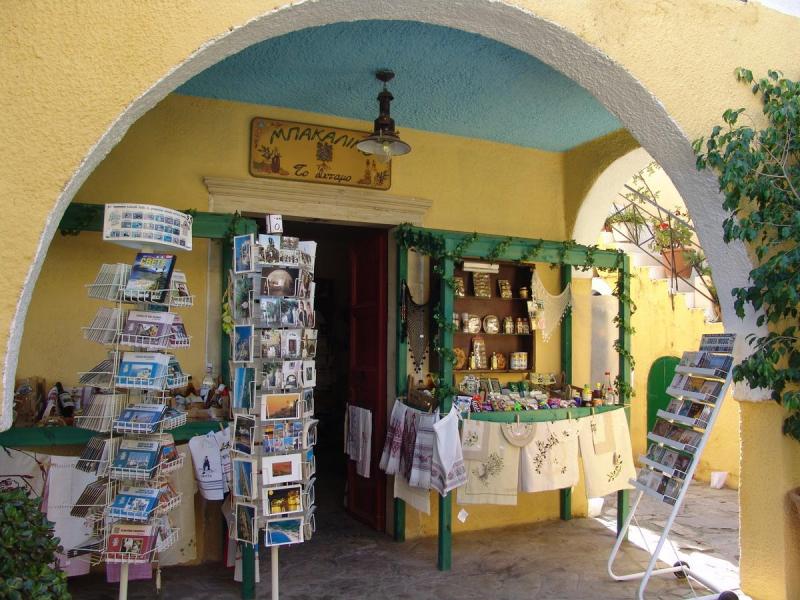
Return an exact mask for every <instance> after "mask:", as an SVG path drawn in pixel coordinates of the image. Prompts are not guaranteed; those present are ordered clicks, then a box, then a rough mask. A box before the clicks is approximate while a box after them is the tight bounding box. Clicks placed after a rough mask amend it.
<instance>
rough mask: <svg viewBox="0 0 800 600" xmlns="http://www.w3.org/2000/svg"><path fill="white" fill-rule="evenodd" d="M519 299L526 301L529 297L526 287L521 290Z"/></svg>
mask: <svg viewBox="0 0 800 600" xmlns="http://www.w3.org/2000/svg"><path fill="white" fill-rule="evenodd" d="M519 297H520V298H522V299H526V298H527V297H528V288H526V287H521V288H519Z"/></svg>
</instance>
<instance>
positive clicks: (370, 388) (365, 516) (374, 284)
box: [347, 229, 388, 531]
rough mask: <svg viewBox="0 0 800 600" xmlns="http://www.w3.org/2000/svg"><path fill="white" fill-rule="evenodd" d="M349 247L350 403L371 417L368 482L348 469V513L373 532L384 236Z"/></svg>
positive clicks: (381, 389)
mask: <svg viewBox="0 0 800 600" xmlns="http://www.w3.org/2000/svg"><path fill="white" fill-rule="evenodd" d="M354 233H355V235H354V236H353V237H352V239H351V242H350V368H349V375H348V381H349V390H348V399H347V400H348V402H349V403H350V404H353V405H354V406H360V407H362V408H366V409H368V410H370V411H372V460H371V464H370V476H369V478H368V479H367V478H364V477H361V476H360V475H358V474H357V473H356V464H355V462H353V461H348V465H347V490H348V491H347V508H348V511H349V512H350V514H352V515H353V516H354V517H355V518H357V519H358V520H360V521H362V522H364V523H366V524H367V525H369V526H370V527H372V528H374V529H376V530H377V531H384V530H385V528H386V514H385V513H386V476H385V474H384V473H383V471H381V470H380V469H379V468H378V462H379V460H380V453H381V450H382V448H383V440H384V438H385V436H386V359H387V356H386V339H387V338H386V336H387V331H386V330H387V310H388V305H387V287H388V285H387V284H388V264H387V263H388V259H387V247H386V246H387V241H388V233H387V231H385V230H368V229H365V230H358V231H356V232H354Z"/></svg>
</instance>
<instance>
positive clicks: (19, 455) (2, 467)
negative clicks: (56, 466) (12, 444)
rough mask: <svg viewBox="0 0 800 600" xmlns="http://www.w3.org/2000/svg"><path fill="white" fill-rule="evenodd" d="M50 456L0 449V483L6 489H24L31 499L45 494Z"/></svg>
mask: <svg viewBox="0 0 800 600" xmlns="http://www.w3.org/2000/svg"><path fill="white" fill-rule="evenodd" d="M49 468H50V456H49V455H47V454H36V453H35V452H27V451H24V450H14V449H12V448H5V447H0V481H2V487H3V488H4V489H11V488H22V489H23V490H25V492H26V493H27V494H28V497H30V498H37V497H39V496H41V495H42V494H43V493H44V482H45V480H46V479H47V470H48V469H49Z"/></svg>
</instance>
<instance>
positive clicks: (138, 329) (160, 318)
mask: <svg viewBox="0 0 800 600" xmlns="http://www.w3.org/2000/svg"><path fill="white" fill-rule="evenodd" d="M174 320H175V313H170V312H152V311H151V312H148V311H143V310H132V311H130V312H129V313H128V318H127V319H126V320H125V327H124V328H123V330H122V333H123V335H127V336H135V337H137V338H138V337H142V338H152V340H134V345H137V346H139V345H141V346H144V347H147V345H148V344H147V342H148V341H150V343H151V345H153V346H166V345H167V344H166V342H167V340H168V339H169V338H168V336H169V335H170V334H171V332H172V323H173V321H174ZM140 341H141V342H142V343H141V344H140V343H139V342H140Z"/></svg>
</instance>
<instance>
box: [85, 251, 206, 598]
mask: <svg viewBox="0 0 800 600" xmlns="http://www.w3.org/2000/svg"><path fill="white" fill-rule="evenodd" d="M141 250H142V251H143V252H147V251H148V250H147V249H146V248H141ZM130 276H131V266H130V265H128V264H122V263H118V264H103V265H102V266H101V268H100V270H99V272H98V274H97V277H96V279H95V282H94V283H91V284H89V285H87V286H86V288H87V293H88V296H89V297H90V298H95V299H99V300H105V301H109V302H111V303H113V307H112V308H110V309H101V310H99V311H98V313H97V314H96V316H95V319H94V321H93V322H92V324H91V325H90V326H89V327H84V328H83V333H84V337H85V338H86V339H87V340H91V341H96V342H99V343H101V344H103V345H105V346H106V347H107V348H109V354H108V358H107V359H106V360H105V361H103V362H101V363H100V364H99V365H97V366H96V367H95V368H93V369H91V370H89V371H86V372H83V373H80V378H81V384H83V385H89V386H92V387H96V388H99V389H100V390H101V392H100V393H99V394H97V395H95V397H94V401H93V403H92V404H91V405H90V408H89V413H90V414H86V415H78V416H76V418H75V422H76V425H77V426H78V427H83V428H86V429H92V430H95V431H97V432H98V436H97V441H96V442H94V444H93V446H94V448H93V449H91V450H90V448H89V445H87V449H86V451H85V452H88V454H91V453H92V452H95V453H96V452H97V448H98V447H100V446H103V445H104V446H105V448H104V449H103V452H104V455H103V456H102V457H101V458H99V459H98V458H94V457H88V458H84V457H82V458H81V461H79V463H78V468H80V469H81V470H85V471H86V470H88V471H90V472H96V473H97V475H98V477H99V478H100V479H99V480H102V481H105V482H106V483H105V484H104V485H105V493H104V498H102V499H99V500H97V501H94V502H93V503H90V504H87V505H81V506H77V505H76V506H75V507H73V510H74V511H77V512H78V513H79V514H81V515H82V516H84V517H85V518H86V519H87V522H88V523H91V524H92V537H91V538H90V540H87V542H85V543H84V544H82V545H81V547H80V548H75V549H73V554H74V555H81V554H90V555H91V560H92V562H93V563H94V564H97V563H101V562H105V563H115V564H119V565H120V584H119V598H120V599H121V600H124V599H125V598H127V588H128V566H129V565H131V564H144V563H153V564H154V565H155V566H156V569H157V571H156V586H157V588H159V590H160V572H159V571H158V566H157V565H158V556H159V554H160V553H161V552H164V551H165V550H167V549H169V548H170V547H171V546H173V545H174V544H175V543H176V542H177V540H178V538H179V535H180V530H179V529H178V528H176V527H173V526H172V525H171V523H170V522H169V518H168V516H167V515H168V514H169V513H170V512H171V511H172V510H174V509H175V508H176V507H177V506H179V505H180V503H181V500H182V495H181V494H180V493H176V492H175V491H174V489H172V486H171V484H170V483H169V476H170V474H171V473H174V472H175V471H176V470H178V469H179V468H181V466H183V464H184V456H183V455H180V454H178V455H177V456H172V457H170V458H169V459H164V460H162V448H164V447H165V444H168V443H170V440H171V436H170V435H169V434H168V433H167V432H168V431H169V430H171V429H174V428H176V427H179V426H181V425H183V424H185V423H186V414H185V413H179V414H175V413H167V414H164V412H165V411H164V410H161V411H159V410H158V407H159V406H161V405H166V404H167V399H168V398H169V396H170V392H171V390H174V389H177V388H182V387H185V386H186V384H187V383H188V378H189V377H188V374H185V373H182V372H181V371H180V367H179V365H178V363H177V361H171V360H169V358H168V356H167V354H166V353H167V352H169V351H170V350H172V349H174V348H188V347H189V344H190V339H191V338H190V336H188V335H186V334H185V329H184V328H183V326H182V325H181V327H180V328H179V329H177V331H176V330H175V329H172V328H170V329H169V330H168V332H165V331H163V330H159V331H157V332H156V333H155V334H154V335H138V334H132V333H130V332H126V331H125V322H126V319H127V316H128V310H129V309H130V310H138V311H142V312H145V313H153V314H156V313H158V314H164V313H170V312H172V311H173V309H174V308H176V307H181V308H183V307H190V306H192V305H193V303H194V296H192V295H189V294H188V292H187V288H186V279H185V276H184V275H183V274H181V275H180V277H179V278H177V277H175V273H172V276H171V278H170V289H169V290H155V291H152V290H151V291H148V292H142V291H137V292H135V293H131V292H129V291H126V285H127V283H128V279H129V278H130ZM176 279H179V283H177V284H176ZM177 286H179V287H177ZM162 296H163V302H155V301H153V299H154V298H160V297H162ZM157 318H158V317H155V316H154V317H152V319H157ZM172 319H173V321H177V320H178V317H177V316H176V317H172ZM173 321H168V323H171V322H173ZM180 323H181V324H182V321H180ZM125 352H147V353H154V354H158V355H160V356H161V357H162V358H161V359H160V362H159V364H160V365H162V367H163V368H162V370H163V371H165V372H164V373H163V374H160V375H158V376H156V377H150V376H145V374H143V373H142V374H140V373H136V375H131V374H122V373H120V369H121V363H122V362H123V361H124V353H125ZM170 368H172V369H173V370H172V372H170ZM136 405H147V406H149V407H150V408H148V409H147V410H150V411H151V412H152V413H154V414H157V415H160V416H159V417H158V419H157V420H142V421H139V420H136V419H128V418H124V415H123V413H125V412H127V411H129V410H135V406H136ZM153 405H155V406H153ZM93 439H94V438H93ZM125 440H134V441H138V442H142V443H145V444H150V446H148V448H149V450H146V451H145V453H147V452H149V453H150V457H151V458H152V460H153V461H154V462H155V464H154V465H153V466H150V465H149V464H148V463H147V462H146V461H145V462H144V464H143V465H138V464H131V466H130V467H128V466H120V465H119V464H116V465H115V464H114V463H115V458H116V457H117V456H118V454H119V452H120V447H121V444H120V441H122V442H123V443H124V442H125ZM131 444H133V442H131ZM153 448H156V450H155V451H154V450H153ZM129 452H130V450H129ZM128 464H130V463H128ZM126 486H130V487H129V488H128V489H137V488H140V489H141V488H146V489H149V490H154V489H159V490H161V491H160V492H158V493H156V492H153V491H151V492H149V493H150V494H152V495H155V496H156V500H155V505H149V506H140V505H138V504H137V503H136V501H134V502H132V503H129V504H128V505H127V506H126V505H124V500H123V507H122V508H121V507H120V506H117V505H114V500H115V498H117V497H118V496H119V495H120V494H121V493H122V491H123V490H124V489H126ZM164 490H168V493H167V492H165V491H164ZM165 493H167V495H164V494H165ZM151 503H152V500H151ZM117 524H119V525H123V526H124V525H125V524H129V525H131V526H136V525H144V526H146V527H150V528H149V529H147V531H151V532H152V537H150V538H140V539H146V540H147V541H148V542H152V544H149V543H148V544H147V546H146V547H149V548H150V549H149V550H147V551H146V552H136V551H112V550H111V546H110V543H109V540H110V536H112V535H113V534H112V531H113V528H114V526H115V525H117ZM116 535H120V534H116ZM119 539H120V538H119V537H117V538H116V539H115V540H114V541H115V542H118V541H119ZM129 539H135V537H133V536H132V537H131V538H129ZM125 541H128V540H127V539H126V540H125ZM128 547H136V546H135V544H131V545H130V546H128ZM139 547H140V548H141V546H139ZM116 549H119V546H117V547H116Z"/></svg>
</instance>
